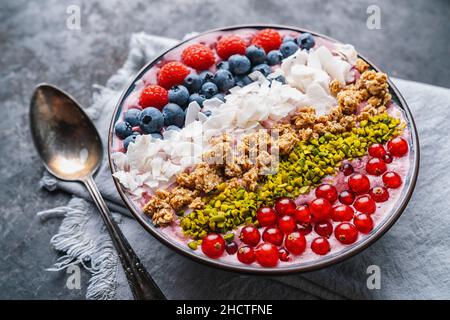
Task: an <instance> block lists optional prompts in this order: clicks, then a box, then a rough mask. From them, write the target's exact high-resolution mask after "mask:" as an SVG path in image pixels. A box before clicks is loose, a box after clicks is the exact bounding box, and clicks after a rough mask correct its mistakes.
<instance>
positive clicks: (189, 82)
mask: <svg viewBox="0 0 450 320" xmlns="http://www.w3.org/2000/svg"><path fill="white" fill-rule="evenodd" d="M202 83H203V82H202V79H201V78H200V76H199V75H198V74H195V73H191V74H189V75H188V76H187V77H186V78H184V81H183V84H184V86H185V87H186V88H187V89H188V90H189V92H190V93H194V92H198V91H199V90H200V88H201V87H202Z"/></svg>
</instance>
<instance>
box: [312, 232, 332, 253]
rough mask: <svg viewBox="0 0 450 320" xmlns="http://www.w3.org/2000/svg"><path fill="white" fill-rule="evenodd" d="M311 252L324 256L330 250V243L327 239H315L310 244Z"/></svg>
mask: <svg viewBox="0 0 450 320" xmlns="http://www.w3.org/2000/svg"><path fill="white" fill-rule="evenodd" d="M311 250H312V251H313V252H314V253H315V254H318V255H321V256H324V255H326V254H327V253H328V252H330V250H331V248H330V243H329V242H328V239H327V238H323V237H319V238H315V239H314V240H313V241H312V242H311Z"/></svg>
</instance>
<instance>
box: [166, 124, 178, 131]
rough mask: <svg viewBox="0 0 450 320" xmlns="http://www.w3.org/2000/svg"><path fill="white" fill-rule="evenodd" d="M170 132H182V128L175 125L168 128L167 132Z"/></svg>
mask: <svg viewBox="0 0 450 320" xmlns="http://www.w3.org/2000/svg"><path fill="white" fill-rule="evenodd" d="M169 130H174V131H180V130H181V128H180V127H177V126H175V125H171V126H168V127H167V128H166V131H169Z"/></svg>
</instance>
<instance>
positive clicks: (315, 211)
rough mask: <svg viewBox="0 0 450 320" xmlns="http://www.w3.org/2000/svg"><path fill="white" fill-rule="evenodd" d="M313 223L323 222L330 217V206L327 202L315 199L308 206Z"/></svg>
mask: <svg viewBox="0 0 450 320" xmlns="http://www.w3.org/2000/svg"><path fill="white" fill-rule="evenodd" d="M309 210H310V211H311V217H312V219H313V221H315V222H319V221H325V220H328V219H329V218H330V217H331V204H330V202H329V201H328V200H326V199H322V198H317V199H314V200H313V201H311V203H310V204H309Z"/></svg>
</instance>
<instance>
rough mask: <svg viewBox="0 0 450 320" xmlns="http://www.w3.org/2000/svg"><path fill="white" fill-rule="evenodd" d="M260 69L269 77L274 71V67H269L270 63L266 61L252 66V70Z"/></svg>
mask: <svg viewBox="0 0 450 320" xmlns="http://www.w3.org/2000/svg"><path fill="white" fill-rule="evenodd" d="M256 71H259V72H261V73H262V74H263V75H264V76H265V77H267V76H268V75H269V74H271V73H272V69H271V68H270V67H269V65H267V64H265V63H261V64H258V65H256V66H254V67H253V68H252V72H256Z"/></svg>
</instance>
